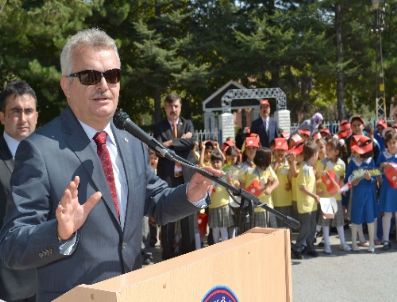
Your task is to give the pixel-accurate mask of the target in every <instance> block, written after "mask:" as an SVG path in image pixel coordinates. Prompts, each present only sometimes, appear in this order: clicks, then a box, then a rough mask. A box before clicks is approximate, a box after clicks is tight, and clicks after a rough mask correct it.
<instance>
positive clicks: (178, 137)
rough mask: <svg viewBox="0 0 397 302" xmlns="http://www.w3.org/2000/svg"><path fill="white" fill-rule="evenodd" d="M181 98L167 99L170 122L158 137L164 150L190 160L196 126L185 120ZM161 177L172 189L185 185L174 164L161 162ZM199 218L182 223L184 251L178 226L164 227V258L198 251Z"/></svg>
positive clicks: (156, 132)
mask: <svg viewBox="0 0 397 302" xmlns="http://www.w3.org/2000/svg"><path fill="white" fill-rule="evenodd" d="M181 109H182V102H181V97H180V96H179V95H177V94H175V93H173V94H170V95H168V96H167V97H166V98H165V99H164V111H165V114H166V119H164V120H163V121H161V122H160V123H158V124H156V125H155V126H154V128H153V135H154V137H155V138H156V139H157V140H158V141H160V142H162V143H163V145H164V146H166V147H168V148H170V149H172V150H174V151H175V152H176V154H178V155H179V156H182V157H184V158H187V157H188V155H189V152H190V151H191V150H192V149H193V146H194V140H193V132H194V128H193V124H192V122H191V121H190V120H187V119H184V118H183V117H181ZM157 175H158V176H160V178H162V179H163V180H165V181H166V182H167V183H168V185H169V186H170V187H176V186H178V185H180V184H183V183H184V178H183V171H182V167H181V166H180V165H178V164H175V163H174V162H172V161H170V160H168V159H165V158H159V162H158V165H157ZM195 217H196V216H195V215H191V216H188V217H185V218H183V219H181V220H180V221H179V223H180V226H181V240H180V250H179V251H178V252H177V251H176V249H175V243H176V242H175V240H176V238H175V223H174V222H172V223H168V224H166V225H163V226H162V227H161V246H162V258H163V259H169V258H172V257H174V256H176V255H178V254H185V253H188V252H191V251H193V250H194V249H195V242H194V219H195Z"/></svg>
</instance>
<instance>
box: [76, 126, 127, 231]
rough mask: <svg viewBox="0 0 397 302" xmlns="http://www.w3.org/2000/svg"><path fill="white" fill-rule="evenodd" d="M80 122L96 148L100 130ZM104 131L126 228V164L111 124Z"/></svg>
mask: <svg viewBox="0 0 397 302" xmlns="http://www.w3.org/2000/svg"><path fill="white" fill-rule="evenodd" d="M79 122H80V124H81V126H82V127H83V130H84V132H85V133H86V134H87V136H88V137H89V138H90V140H91V143H92V144H93V147H94V148H95V150H96V149H97V145H96V143H95V141H94V136H95V134H96V133H97V132H98V131H97V130H95V129H94V128H92V127H90V126H88V125H87V124H84V123H83V122H81V121H79ZM103 131H105V132H106V133H107V138H106V147H107V148H108V150H109V154H110V160H111V161H112V168H113V174H114V182H115V185H116V191H117V199H118V202H119V209H120V225H121V227H122V228H124V223H125V214H126V209H127V198H128V187H127V177H126V175H125V170H124V165H123V162H122V160H121V157H120V155H119V153H118V149H117V144H116V140H115V139H114V135H113V132H112V128H111V127H110V124H108V125H107V126H106V127H105V129H103Z"/></svg>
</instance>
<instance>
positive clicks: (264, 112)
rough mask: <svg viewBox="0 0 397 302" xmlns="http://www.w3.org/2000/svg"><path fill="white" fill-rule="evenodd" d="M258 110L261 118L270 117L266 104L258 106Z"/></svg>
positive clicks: (268, 107)
mask: <svg viewBox="0 0 397 302" xmlns="http://www.w3.org/2000/svg"><path fill="white" fill-rule="evenodd" d="M259 108H260V114H261V116H262V117H265V118H266V117H268V116H269V115H270V106H269V105H267V104H261V105H260V106H259Z"/></svg>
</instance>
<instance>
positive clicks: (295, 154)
mask: <svg viewBox="0 0 397 302" xmlns="http://www.w3.org/2000/svg"><path fill="white" fill-rule="evenodd" d="M294 137H297V138H296V139H295V140H294ZM291 142H293V144H291ZM289 144H290V148H289V150H288V154H287V156H286V157H287V161H288V166H289V171H288V180H289V182H290V184H291V197H292V217H294V218H295V219H298V206H297V192H298V190H299V188H298V184H297V182H296V178H297V177H298V174H299V169H300V166H301V163H302V161H303V156H302V153H303V145H304V141H303V139H302V138H301V137H300V136H299V135H297V134H294V135H293V136H292V137H291V138H290V140H289Z"/></svg>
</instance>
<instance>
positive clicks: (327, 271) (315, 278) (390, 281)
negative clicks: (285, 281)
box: [292, 230, 397, 302]
mask: <svg viewBox="0 0 397 302" xmlns="http://www.w3.org/2000/svg"><path fill="white" fill-rule="evenodd" d="M345 233H346V235H347V237H348V238H350V230H348V231H346V232H345ZM331 242H332V244H333V247H332V248H333V252H334V253H333V254H332V255H330V256H328V255H325V254H323V253H321V252H322V249H318V251H319V252H320V254H319V257H317V258H309V257H308V258H305V259H303V260H292V279H293V280H292V281H293V298H294V300H293V301H294V302H303V301H305V302H306V301H321V302H328V301H329V302H335V301H349V302H356V301H357V302H359V301H360V302H363V301H376V302H378V301H382V302H387V301H397V286H396V281H395V279H396V277H397V253H396V252H397V244H396V243H395V242H394V243H393V247H392V249H391V250H389V251H387V252H384V251H383V250H382V247H381V246H377V247H376V251H375V254H370V253H368V252H367V248H360V249H361V250H360V251H359V252H347V253H346V252H342V251H339V249H338V248H339V239H338V238H337V236H336V235H333V236H332V237H331ZM349 244H350V242H349Z"/></svg>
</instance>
